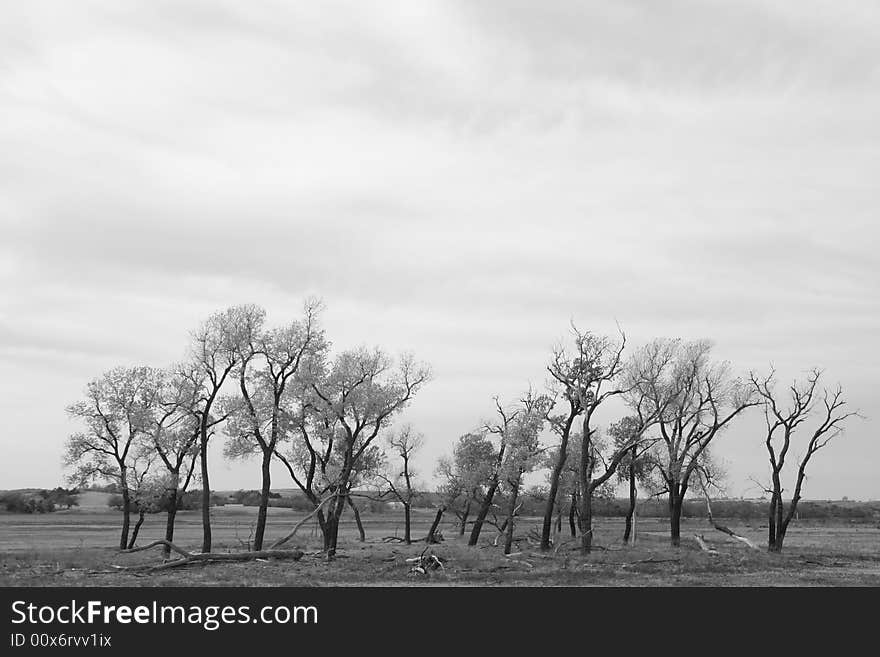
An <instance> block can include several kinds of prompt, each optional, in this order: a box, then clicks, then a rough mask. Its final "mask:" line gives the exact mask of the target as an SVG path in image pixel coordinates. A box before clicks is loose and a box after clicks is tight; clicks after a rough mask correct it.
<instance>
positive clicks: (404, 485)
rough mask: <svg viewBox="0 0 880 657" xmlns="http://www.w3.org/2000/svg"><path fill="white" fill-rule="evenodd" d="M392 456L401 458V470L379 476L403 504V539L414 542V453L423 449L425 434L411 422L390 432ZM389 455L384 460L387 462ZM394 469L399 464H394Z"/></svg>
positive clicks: (387, 490) (388, 440) (389, 442)
mask: <svg viewBox="0 0 880 657" xmlns="http://www.w3.org/2000/svg"><path fill="white" fill-rule="evenodd" d="M387 442H388V449H389V451H390V457H391V458H394V459H396V460H399V472H391V473H389V472H388V471H387V469H386V470H385V472H380V473H379V475H378V476H379V478H380V479H381V480H382V482H384V484H385V487H386V491H385V492H387V493H388V494H390V495H392V496H393V497H395V498H396V499H397V501H399V502H400V503H401V504H402V505H403V523H404V524H403V540H404V542H405V543H406V544H407V545H409V544H410V543H412V531H411V528H412V503H413V500H414V499H415V498H416V495H418V493H417V491H416V488H415V485H414V484H413V478H414V477H415V476H416V473H415V471H414V470H413V467H412V458H413V455H414V454H415V453H416V452H417V451H418V450H419V449H421V447H422V445H424V442H425V436H424V435H423V434H421V433H417V432H416V431H415V429H413V427H412V425H411V424H405V425H404V426H403V427H401V429H400V431H397V432H393V433H390V434H389V435H388V438H387ZM388 456H389V455H385V458H383V460H384V461H385V462H386V463H387V461H388ZM392 468H393V469H394V470H397V469H398V466H392Z"/></svg>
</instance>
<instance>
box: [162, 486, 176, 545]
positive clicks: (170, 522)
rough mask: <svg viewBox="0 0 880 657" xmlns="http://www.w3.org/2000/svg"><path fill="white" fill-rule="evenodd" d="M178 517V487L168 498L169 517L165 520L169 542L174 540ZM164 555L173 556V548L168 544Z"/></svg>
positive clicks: (166, 536)
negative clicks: (175, 523)
mask: <svg viewBox="0 0 880 657" xmlns="http://www.w3.org/2000/svg"><path fill="white" fill-rule="evenodd" d="M175 518H177V488H176V487H175V489H174V490H173V491H172V493H171V496H170V497H169V498H168V519H167V520H166V521H165V540H166V541H167V542H168V543H173V542H174V520H175ZM162 553H163V556H164V557H165V558H166V559H167V558H168V557H170V556H171V548H170V547H168V546H167V545H166V546H164V548H163V550H162Z"/></svg>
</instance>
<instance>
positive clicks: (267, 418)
mask: <svg viewBox="0 0 880 657" xmlns="http://www.w3.org/2000/svg"><path fill="white" fill-rule="evenodd" d="M320 310H321V303H320V301H318V300H315V299H310V300H308V301H306V303H305V306H304V310H303V314H304V316H303V319H302V320H300V321H295V322H292V323H290V324H288V325H287V326H284V327H281V328H277V329H272V330H268V331H260V330H254V331H250V332H247V333H246V334H245V335H244V338H245V339H244V340H243V341H242V344H241V346H240V354H241V364H240V366H239V367H238V384H239V391H240V395H241V396H240V399H239V402H240V403H238V404H236V405H235V408H234V409H232V412H231V414H230V417H229V429H228V431H227V434H228V436H229V441H228V442H227V445H226V455H227V456H231V457H243V456H248V455H250V454H253V453H254V452H257V453H259V454H260V456H261V487H260V504H259V508H258V511H257V523H256V527H255V530H254V545H253V549H254V550H255V551H259V550H261V549H262V548H263V537H264V535H265V531H266V517H267V512H268V507H269V493H270V491H271V463H272V457H273V455H274V454H275V451H276V447H277V445H278V442H279V441H280V440H282V439H283V438H284V437H285V435H286V429H287V427H288V425H289V423H290V418H289V417H288V415H289V414H290V413H291V412H293V413H296V412H297V411H298V410H299V409H298V405H297V402H298V401H299V400H297V399H296V397H295V396H294V395H291V394H290V393H291V392H295V391H296V390H297V389H298V388H297V386H291V385H290V382H291V381H292V379H293V378H294V377H296V376H298V375H300V372H301V370H305V371H309V370H311V369H314V368H310V367H308V366H306V367H303V365H304V364H305V362H306V361H307V360H309V359H320V358H322V357H323V353H324V351H325V350H326V347H327V343H326V340H325V339H324V334H323V331H321V330H320V328H318V326H317V318H318V313H319V312H320ZM255 328H257V329H258V327H255Z"/></svg>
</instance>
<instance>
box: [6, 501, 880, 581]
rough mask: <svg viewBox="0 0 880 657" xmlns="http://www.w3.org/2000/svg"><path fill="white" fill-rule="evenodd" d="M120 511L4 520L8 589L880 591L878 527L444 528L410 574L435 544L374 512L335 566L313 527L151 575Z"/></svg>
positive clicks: (226, 539)
mask: <svg viewBox="0 0 880 657" xmlns="http://www.w3.org/2000/svg"><path fill="white" fill-rule="evenodd" d="M213 513H214V521H213V531H214V549H215V551H226V550H230V551H234V550H240V549H243V546H244V545H245V543H246V541H247V540H248V539H249V536H250V531H251V527H252V525H253V520H254V517H255V509H254V508H252V507H218V508H215V509H214V511H213ZM432 515H433V514H432V513H431V512H428V511H425V512H419V513H416V515H415V518H414V520H415V524H414V530H413V534H414V536H424V535H425V534H426V533H427V527H428V525H429V523H430V520H431V519H432ZM300 517H302V515H301V514H298V513H296V512H292V511H290V510H288V509H277V508H273V509H270V521H269V528H268V532H267V541H271V540H272V539H273V538H275V537H278V536H281V535H283V534H284V533H286V532H287V531H289V530H290V528H291V527H292V526H293V525H294V523H295V522H296V521H297V519H298V518H300ZM163 521H164V518H163V517H162V516H159V515H157V516H154V517H150V518H148V520H147V521H146V522H145V524H144V526H143V528H142V529H141V534H140V539H139V544H141V545H143V544H146V543H147V542H149V541H151V540H154V539H156V538H160V537H161V536H162V535H163ZM119 522H120V516H119V514H118V513H113V512H108V511H106V510H103V509H102V510H99V509H98V507H93V508H89V507H86V508H81V509H78V510H73V511H70V512H67V511H59V512H56V513H53V514H45V515H13V514H0V585H3V586H189V585H244V586H277V585H293V586H300V585H305V586H326V585H330V586H345V585H378V586H401V585H403V586H414V585H416V586H417V585H510V586H533V585H538V586H540V585H552V586H556V585H574V586H583V585H587V586H589V585H612V586H656V585H691V586H704V585H705V586H755V585H757V586H801V585H818V586H829V585H830V586H880V528H878V527H877V526H876V524H854V523H853V524H850V523H844V522H837V523H821V524H820V523H808V522H801V523H800V524H796V525H793V526H792V528H791V529H790V530H789V536H788V538H787V539H786V550H785V552H784V553H783V554H781V555H774V554H768V553H767V552H765V551H764V550H761V551H755V550H750V549H749V548H748V547H746V546H744V545H742V544H741V543H739V542H737V541H734V540H730V539H728V537H727V536H725V535H724V534H721V533H720V532H716V531H714V530H713V529H712V528H711V527H710V526H708V524H707V523H706V521H705V520H690V519H689V520H685V521H684V523H683V527H682V537H683V538H682V546H681V547H680V548H673V547H671V546H670V545H669V541H668V534H667V532H668V529H667V525H666V521H664V520H662V519H649V518H645V519H641V520H640V521H639V525H638V527H639V536H638V542H637V545H635V546H623V545H622V544H621V540H620V539H621V535H622V530H623V522H622V520H620V519H604V518H600V519H598V522H597V523H596V528H595V531H596V535H595V536H596V538H595V544H596V545H598V546H599V547H598V548H597V549H595V550H594V551H593V553H592V554H590V555H589V556H586V557H584V556H581V555H580V554H579V553H578V552H577V551H576V550H575V549H573V548H574V543H572V542H568V543H566V542H564V541H565V540H566V537H565V536H564V535H563V537H562V541H563V542H562V543H561V545H560V548H559V550H558V551H557V552H555V553H546V554H542V553H541V552H540V551H538V550H536V549H535V547H534V546H531V545H529V543H528V542H527V541H525V540H523V541H521V542H520V543H519V545H518V547H517V551H518V552H520V553H521V554H519V555H517V556H516V557H515V558H514V559H513V560H511V559H507V558H505V557H504V555H503V554H502V551H501V549H500V548H497V547H493V546H491V545H489V544H490V543H491V541H492V539H493V538H494V535H495V531H494V529H493V528H491V527H487V528H486V530H485V533H484V536H483V540H481V546H482V547H477V548H468V547H467V546H466V545H465V542H464V541H463V540H462V539H459V537H458V536H457V535H456V534H457V532H456V531H455V529H454V528H453V527H452V526H451V525H444V526H443V533H444V536H445V538H446V540H445V541H444V542H443V543H441V544H439V545H435V546H432V547H431V548H430V549H431V550H433V552H434V553H435V554H436V555H437V556H439V557H440V558H441V559H443V560H444V562H445V567H444V569H443V570H437V571H433V572H431V573H429V574H428V575H420V574H413V573H410V567H409V566H408V565H407V564H406V559H407V558H408V557H413V556H418V555H419V554H420V553H421V552H422V550H423V549H424V545H423V544H421V545H416V544H414V545H410V546H406V545H403V544H401V543H386V542H383V541H382V539H383V538H385V537H387V536H394V535H397V536H401V535H402V522H401V520H400V518H398V517H397V516H394V515H376V516H370V515H365V516H364V523H365V526H366V531H367V541H366V542H365V543H361V542H359V541H358V540H357V532H356V530H355V527H354V525H353V523H351V522H344V523H343V526H342V527H341V530H340V551H339V555H338V558H337V559H336V560H335V561H334V562H332V563H328V562H327V561H326V560H325V559H324V558H322V557H321V556H320V555H319V554H317V551H318V549H319V546H320V537H319V535H318V534H317V532H316V528H314V527H313V526H312V524H307V525H306V526H304V527H303V528H302V529H301V530H300V533H299V534H297V536H296V538H295V541H294V542H295V544H296V545H298V546H299V547H301V548H302V549H303V550H305V551H306V556H305V557H304V558H303V559H302V560H300V561H298V562H289V561H277V562H272V561H269V562H250V563H234V564H222V565H221V564H211V565H196V566H189V567H187V568H185V569H174V570H170V571H164V572H161V573H156V574H151V575H144V574H141V573H134V572H123V571H118V570H116V569H115V568H114V567H113V566H114V565H122V566H128V565H134V564H144V563H159V562H160V561H161V553H160V551H159V550H158V549H155V550H151V551H146V552H140V553H136V554H121V553H119V552H118V551H117V550H115V549H114V548H113V545H114V544H115V541H116V540H118V538H117V536H118V531H119ZM728 524H730V525H731V527H732V528H733V529H734V530H739V532H740V533H742V534H744V535H746V536H748V537H750V538H752V539H753V540H754V541H755V542H756V543H759V544H761V542H762V541H763V540H764V534H765V532H766V530H765V529H764V528H762V527H761V526H760V525H758V524H753V525H748V524H737V523H736V522H735V521H729V522H728ZM537 525H538V519H537V518H522V519H520V521H519V524H518V528H517V534H518V535H521V536H525V534H526V533H527V532H528V530H529V529H531V528H532V527H536V526H537ZM694 533H699V534H702V535H704V536H705V538H706V540H707V541H708V542H709V543H710V545H712V546H713V547H715V548H716V549H717V550H718V552H719V554H717V555H711V554H708V553H705V552H702V551H700V550H699V548H698V547H697V545H696V541H694V539H693V538H692V536H693V534H694ZM200 542H201V522H200V516H199V513H198V512H194V511H189V512H181V513H180V514H179V516H178V523H177V530H176V535H175V543H177V544H179V545H181V546H182V547H185V548H189V549H193V550H198V548H199V545H200Z"/></svg>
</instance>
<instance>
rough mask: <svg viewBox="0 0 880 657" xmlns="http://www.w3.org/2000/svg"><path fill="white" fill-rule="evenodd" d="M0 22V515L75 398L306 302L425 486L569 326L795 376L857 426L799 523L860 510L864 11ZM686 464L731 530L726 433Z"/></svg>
mask: <svg viewBox="0 0 880 657" xmlns="http://www.w3.org/2000/svg"><path fill="white" fill-rule="evenodd" d="M2 11H3V20H2V21H0V372H2V376H0V418H2V425H0V446H2V448H3V450H2V457H0V489H2V488H16V487H25V486H39V487H50V486H55V485H58V484H60V483H62V468H61V461H60V459H61V451H62V445H63V443H64V440H65V438H66V436H67V435H68V434H69V433H70V432H72V431H73V430H75V429H76V428H77V427H76V426H75V424H74V423H73V422H71V421H70V420H68V418H67V417H66V415H65V412H64V408H65V406H66V405H67V404H69V403H71V402H73V401H75V400H77V399H78V398H79V397H80V396H81V394H82V390H83V387H84V386H85V384H86V383H87V381H88V380H89V379H90V378H92V377H94V376H97V375H99V374H100V373H101V372H102V371H103V370H105V369H107V368H109V367H111V366H114V365H118V364H150V365H164V364H167V363H170V362H172V361H174V360H177V359H179V358H181V357H182V356H183V354H184V349H185V346H186V343H187V339H188V337H187V336H188V331H190V330H191V329H192V328H194V327H195V326H196V325H197V324H198V323H199V322H200V321H201V320H202V319H203V318H204V317H205V316H207V315H208V314H209V313H211V312H213V311H214V310H217V309H221V308H223V307H225V306H228V305H231V304H236V303H243V302H253V303H260V304H262V305H264V306H265V307H266V309H267V312H268V315H269V322H270V323H276V322H282V321H284V320H287V319H291V318H293V317H295V316H296V315H297V314H298V312H299V309H300V306H301V303H302V300H303V298H304V297H305V296H306V295H308V294H319V295H320V296H322V297H323V299H324V301H325V303H326V305H327V312H326V314H325V318H324V323H325V326H326V328H327V331H328V333H329V336H330V338H331V339H332V340H333V342H334V344H335V345H336V346H337V347H338V348H346V347H351V346H356V345H358V344H360V343H367V344H370V345H373V344H379V345H382V346H383V347H385V348H387V349H389V350H390V351H392V352H398V351H401V350H411V351H413V352H415V354H416V355H417V356H418V357H419V358H421V359H424V360H426V361H428V362H430V363H431V365H432V366H433V369H434V372H435V379H434V381H433V382H432V383H431V384H430V385H429V386H428V387H427V388H425V390H424V391H423V393H421V394H420V395H419V397H418V398H417V399H416V401H415V403H414V404H413V405H412V407H411V409H410V410H409V411H408V412H407V414H406V418H405V419H407V420H410V421H411V422H413V423H414V424H415V426H416V427H417V428H418V429H419V430H421V431H422V432H424V433H425V434H426V436H427V446H426V448H425V450H424V452H423V454H422V455H421V457H420V459H419V461H418V464H419V466H420V469H421V471H422V472H423V473H424V474H425V475H429V474H430V472H431V471H432V470H433V464H434V461H435V459H436V457H437V456H438V455H439V454H441V453H444V452H447V451H449V450H450V448H451V445H452V443H453V441H454V440H455V439H456V438H457V437H458V436H459V435H461V434H462V433H465V432H467V431H469V430H471V429H473V428H474V427H476V426H477V425H478V424H479V422H480V419H481V418H482V417H485V416H487V415H489V414H490V412H491V410H492V396H493V395H495V394H499V395H501V396H502V398H504V399H510V400H513V399H514V398H515V396H516V395H517V394H518V393H520V392H521V391H522V390H524V389H525V388H526V387H527V386H528V384H529V382H531V383H533V384H536V385H540V384H542V383H543V382H544V381H545V379H546V377H545V374H544V370H543V367H544V365H545V363H546V361H547V358H548V353H549V350H550V348H551V346H552V345H553V344H554V343H555V342H556V341H557V340H558V339H559V338H562V337H564V336H565V334H566V330H567V326H568V323H569V321H570V320H572V319H573V320H575V321H576V322H577V323H578V325H579V326H581V327H582V328H586V329H590V330H594V331H597V332H605V333H611V332H613V331H614V330H615V321H619V322H620V324H621V326H622V327H623V328H624V329H625V330H626V332H627V334H628V336H629V338H630V341H631V343H632V344H634V345H635V344H640V343H643V342H645V341H646V340H648V339H650V338H651V337H653V336H681V337H684V338H702V337H708V338H712V339H714V340H715V341H716V347H715V353H716V356H717V357H718V358H720V359H729V360H730V361H731V362H732V363H733V365H734V368H735V369H736V370H737V371H738V372H741V373H743V374H745V373H747V372H748V370H749V369H751V368H756V369H760V370H766V369H767V368H768V367H769V364H770V362H771V361H772V362H773V363H774V364H775V366H776V367H777V369H778V371H779V373H780V376H781V379H782V381H783V382H786V381H788V380H789V379H791V378H792V377H795V376H802V375H803V373H804V371H805V370H806V369H808V368H809V367H811V366H814V365H817V366H821V367H824V368H826V372H827V377H828V379H829V382H837V381H840V382H842V383H843V385H844V387H845V389H846V391H847V393H848V397H849V399H850V400H851V403H852V405H853V406H855V407H860V408H861V409H862V411H863V413H865V414H866V415H867V416H868V417H869V418H870V419H869V420H868V421H865V422H853V423H852V425H851V428H850V430H849V432H848V433H847V434H846V435H844V436H842V437H841V439H840V440H839V442H837V443H836V444H834V445H833V446H832V447H830V448H829V449H828V451H827V452H825V453H823V454H821V456H820V457H817V459H816V461H815V463H814V465H813V467H811V469H810V471H809V472H808V474H809V475H810V477H809V481H808V483H807V488H806V496H807V497H808V498H822V499H824V498H831V497H833V498H840V497H842V496H849V497H850V498H862V499H867V498H880V476H878V474H877V469H878V466H880V440H878V439H877V430H876V423H875V421H874V418H877V417H878V416H880V404H878V399H880V394H878V393H880V385H878V374H877V373H878V371H880V356H878V349H877V345H876V340H877V337H878V335H880V306H878V295H877V288H878V282H880V264H878V257H877V244H878V240H880V228H878V227H877V220H878V208H880V185H878V174H880V121H878V117H880V5H878V4H877V3H874V2H871V1H870V0H864V1H862V2H851V1H843V0H833V1H828V2H815V1H806V0H791V1H789V2H772V1H768V0H760V1H758V0H755V1H754V2H748V1H742V0H738V1H737V2H733V1H729V2H712V1H702V2H699V1H696V0H692V1H684V0H681V1H679V0H675V1H669V2H663V3H657V2H650V1H648V0H645V1H643V2H624V1H621V0H609V1H608V2H583V1H578V2H561V1H554V2H541V3H537V2H526V1H525V0H523V1H520V2H511V1H509V0H505V1H504V2H500V1H499V2H466V1H462V2H436V3H434V2H425V1H419V2H412V1H402V2H391V1H388V0H385V1H383V2H365V1H364V0H354V1H352V2H326V1H325V2H320V3H316V2H295V3H293V2H284V3H281V2H278V3H270V2H219V1H216V0H212V1H210V2H207V1H206V2H193V1H189V2H183V1H180V0H175V1H174V2H170V1H169V2H158V1H155V0H151V1H149V2H140V3H132V2H122V1H120V0H112V1H108V2H100V3H98V2H76V3H73V2H64V1H59V2H41V1H38V0H29V1H28V2H4V3H3V10H2ZM614 419H616V418H615V417H614V414H613V413H609V414H606V417H604V418H603V422H606V423H607V422H609V421H612V420H614ZM717 453H718V454H719V456H721V457H722V458H723V459H724V460H725V461H726V462H727V468H728V471H729V474H730V480H729V485H728V492H729V494H731V495H745V496H747V497H748V496H756V495H757V494H758V491H757V489H756V488H755V487H754V485H753V484H752V483H751V482H750V481H749V477H752V476H754V477H759V478H763V477H764V476H765V475H766V472H767V467H766V465H765V452H764V451H763V444H762V435H761V424H760V418H759V416H758V414H757V413H754V414H753V415H752V416H751V418H750V419H749V418H747V419H745V420H744V421H742V422H740V423H739V424H738V425H737V426H735V427H734V428H733V429H732V430H731V431H730V432H729V433H728V434H726V435H724V436H723V437H722V438H721V439H719V442H718V447H717ZM212 463H213V464H212V479H211V481H212V484H213V485H214V486H216V487H217V488H241V487H244V488H254V487H257V486H258V485H259V467H258V466H257V464H256V463H251V464H234V465H232V464H229V463H226V462H224V461H223V460H222V459H221V458H220V456H219V454H218V455H217V456H215V457H214V458H213V461H212ZM276 484H277V485H279V486H283V487H288V486H290V483H289V481H288V480H287V479H285V475H284V474H283V473H282V472H280V471H279V472H277V476H276Z"/></svg>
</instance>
